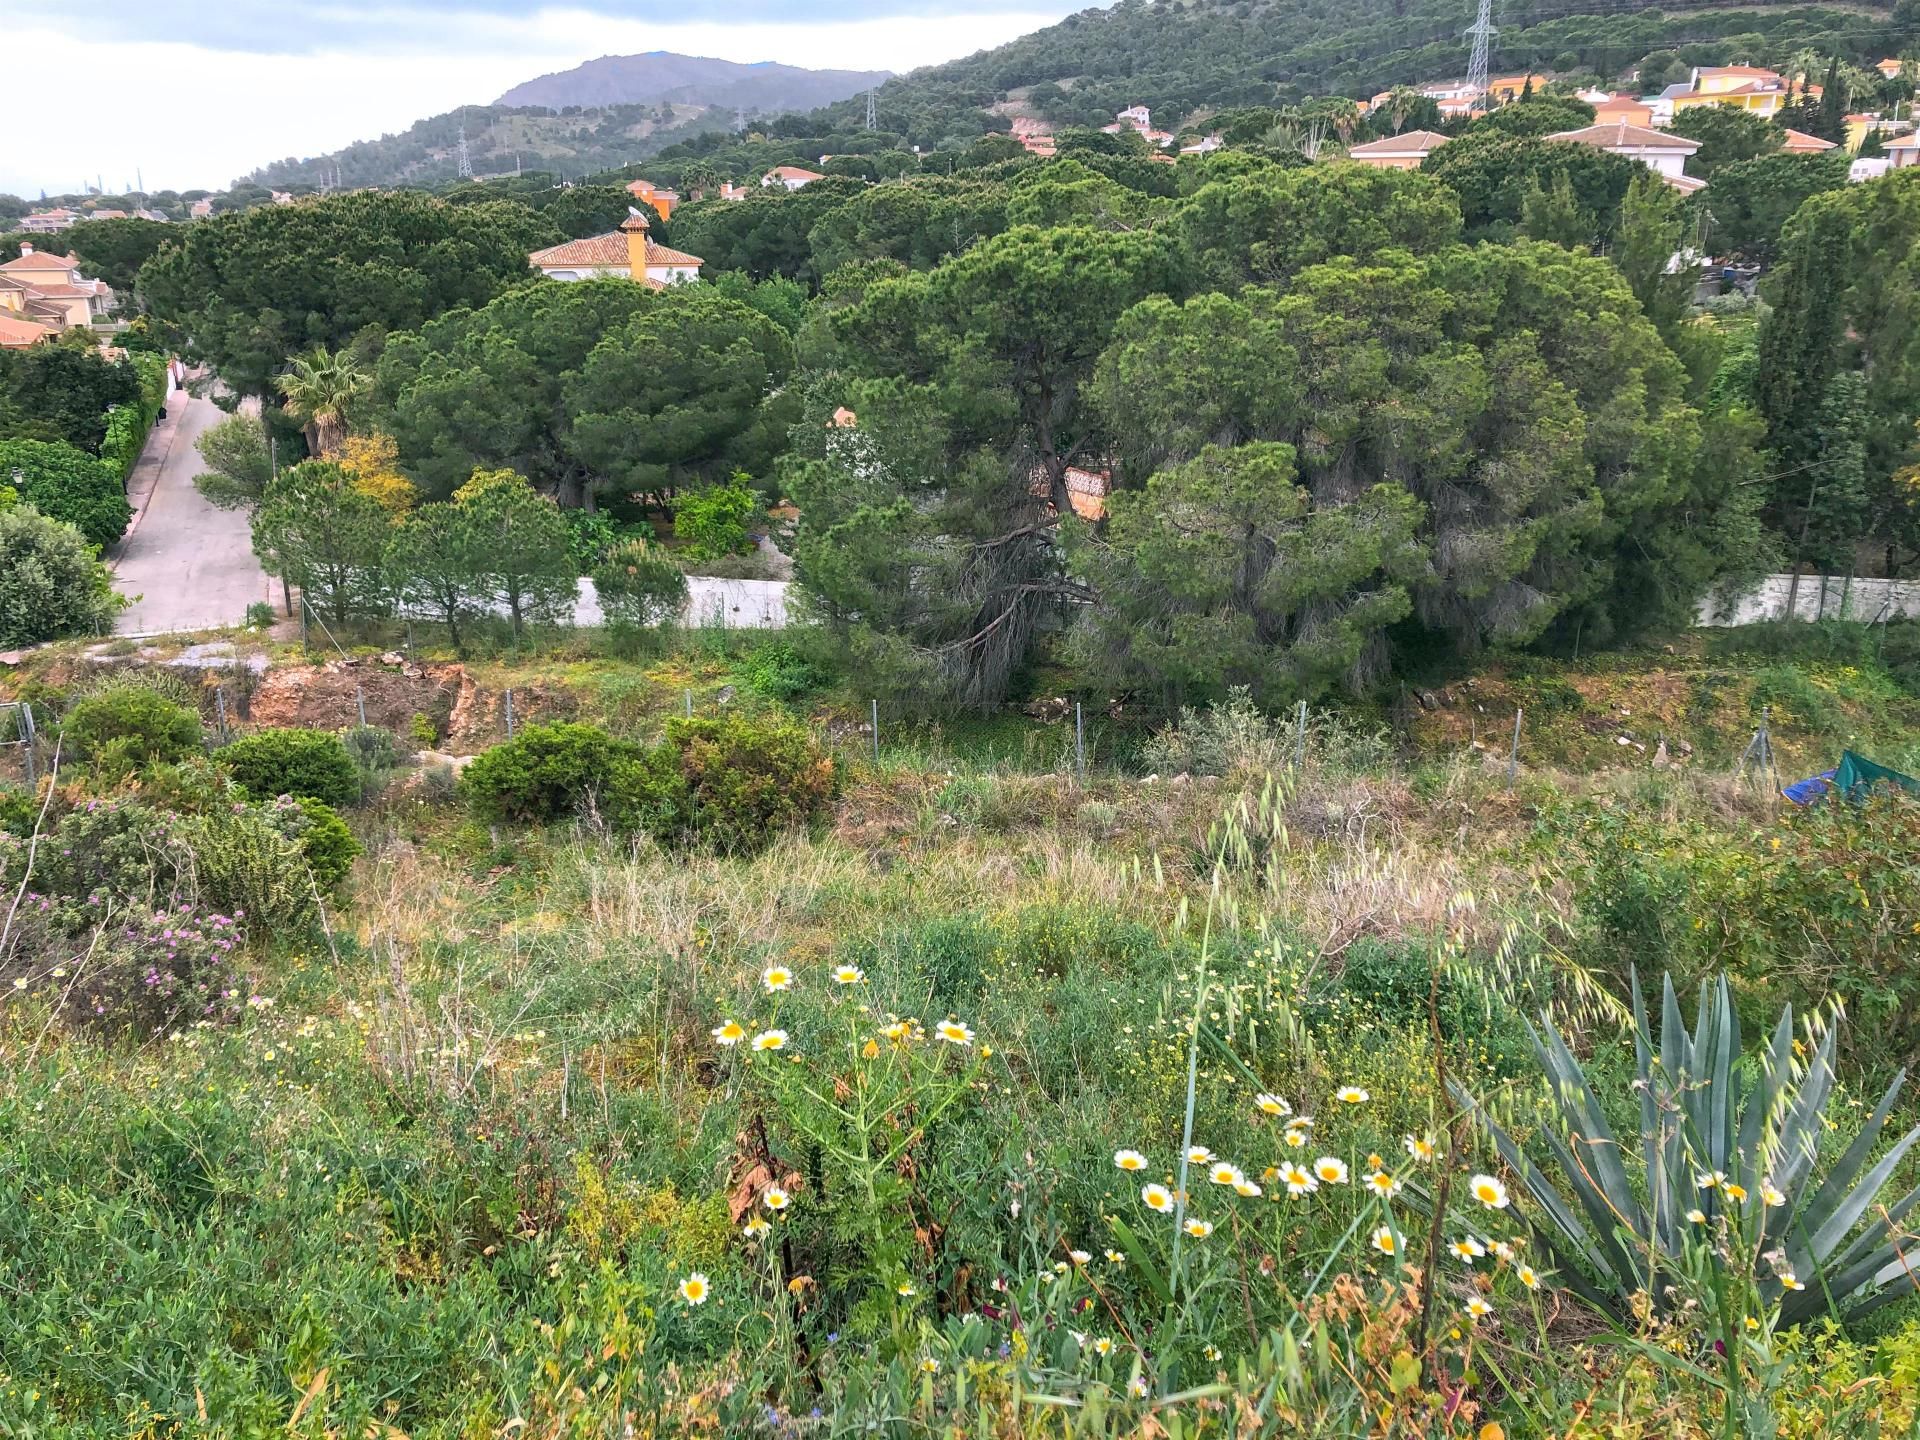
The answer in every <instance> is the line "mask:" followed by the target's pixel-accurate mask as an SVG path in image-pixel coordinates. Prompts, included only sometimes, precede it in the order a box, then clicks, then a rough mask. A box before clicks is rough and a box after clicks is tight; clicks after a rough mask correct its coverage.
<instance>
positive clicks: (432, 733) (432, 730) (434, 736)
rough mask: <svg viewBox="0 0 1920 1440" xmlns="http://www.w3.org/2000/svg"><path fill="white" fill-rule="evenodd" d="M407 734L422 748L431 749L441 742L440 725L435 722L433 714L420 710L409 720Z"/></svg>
mask: <svg viewBox="0 0 1920 1440" xmlns="http://www.w3.org/2000/svg"><path fill="white" fill-rule="evenodd" d="M407 734H408V735H409V736H411V737H412V739H413V743H414V744H415V745H417V746H418V747H419V748H420V749H422V750H431V749H433V748H434V747H435V746H436V745H438V744H439V743H440V727H439V726H438V725H436V724H434V723H433V717H432V716H431V715H428V714H425V713H423V712H421V711H419V710H416V711H414V712H413V718H412V719H411V720H409V721H407Z"/></svg>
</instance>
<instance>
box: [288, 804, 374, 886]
mask: <svg viewBox="0 0 1920 1440" xmlns="http://www.w3.org/2000/svg"><path fill="white" fill-rule="evenodd" d="M294 806H295V808H296V809H297V810H298V812H299V814H298V816H297V817H295V816H293V815H289V814H286V813H285V812H282V813H281V815H280V819H281V820H282V821H283V823H284V824H285V826H286V828H287V830H288V832H289V833H290V834H291V835H292V836H293V838H294V839H295V840H296V841H297V842H298V843H299V846H300V853H301V854H302V855H305V856H306V857H307V864H308V866H309V867H310V868H311V869H312V870H313V883H314V884H315V885H317V886H319V887H320V889H321V891H322V892H323V893H325V894H328V895H336V894H338V893H339V891H340V886H341V884H342V883H343V882H344V881H345V880H346V878H347V875H348V873H349V872H350V871H351V870H352V869H353V862H354V859H355V858H356V857H357V856H359V855H360V854H361V846H360V842H359V841H358V840H356V839H354V838H353V832H352V831H351V830H349V829H348V828H347V822H346V821H344V820H342V819H341V818H340V816H339V814H338V813H337V812H336V811H335V810H334V808H333V807H332V806H331V805H323V804H321V803H320V802H319V801H318V800H304V799H303V800H296V801H295V802H294Z"/></svg>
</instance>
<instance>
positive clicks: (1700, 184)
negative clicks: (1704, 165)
mask: <svg viewBox="0 0 1920 1440" xmlns="http://www.w3.org/2000/svg"><path fill="white" fill-rule="evenodd" d="M1660 178H1661V179H1662V180H1664V181H1666V182H1667V184H1669V185H1671V186H1672V187H1673V188H1674V189H1676V190H1678V191H1679V192H1680V193H1681V194H1682V195H1691V194H1693V192H1694V191H1696V190H1704V189H1706V188H1707V182H1706V181H1704V180H1700V179H1696V178H1695V177H1694V176H1692V175H1662V176H1661V177H1660Z"/></svg>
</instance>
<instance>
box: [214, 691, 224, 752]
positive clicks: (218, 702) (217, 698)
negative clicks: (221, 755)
mask: <svg viewBox="0 0 1920 1440" xmlns="http://www.w3.org/2000/svg"><path fill="white" fill-rule="evenodd" d="M213 705H214V709H216V710H218V711H219V712H220V743H221V744H222V745H224V744H226V743H227V687H226V686H224V685H216V686H215V687H214V690H213Z"/></svg>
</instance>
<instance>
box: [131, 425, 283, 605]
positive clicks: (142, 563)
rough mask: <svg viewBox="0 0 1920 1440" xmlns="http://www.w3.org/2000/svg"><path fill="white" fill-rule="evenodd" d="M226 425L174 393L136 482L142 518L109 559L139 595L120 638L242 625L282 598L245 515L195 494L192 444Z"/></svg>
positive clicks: (135, 475) (149, 443)
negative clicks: (257, 605)
mask: <svg viewBox="0 0 1920 1440" xmlns="http://www.w3.org/2000/svg"><path fill="white" fill-rule="evenodd" d="M221 418H222V414H221V411H220V409H219V407H218V406H216V405H215V404H214V403H213V402H212V401H211V400H198V399H195V398H193V397H192V396H190V395H188V394H186V393H185V392H184V391H178V390H176V391H175V392H174V393H173V394H172V395H170V396H169V397H168V398H167V418H166V419H165V420H163V421H161V422H160V423H159V424H158V425H156V426H154V428H153V433H152V434H151V435H149V436H148V437H147V448H146V449H145V451H143V452H142V454H141V456H140V462H139V464H138V465H136V466H135V467H134V472H133V475H132V476H131V477H130V480H129V484H128V490H129V492H130V494H131V497H132V499H133V502H134V504H135V505H136V506H139V507H140V509H139V513H138V515H137V516H136V518H135V520H134V525H133V529H132V531H131V532H130V533H129V534H128V536H127V538H126V539H124V540H122V541H121V542H120V545H119V548H118V550H117V551H116V552H115V554H114V555H113V556H112V557H110V559H109V562H108V563H109V564H110V565H111V566H112V569H113V588H114V589H116V590H118V591H119V592H120V593H121V594H122V595H127V596H131V597H136V598H135V602H134V603H133V604H132V605H130V606H128V607H127V608H126V609H125V610H123V611H121V612H120V620H119V624H118V625H117V626H116V627H115V628H116V629H117V630H118V631H119V633H120V634H122V635H152V634H163V633H165V632H167V631H173V630H206V629H213V628H215V627H218V626H225V625H238V624H239V623H240V620H241V617H242V616H244V615H245V614H246V612H247V606H249V605H251V604H252V603H253V602H254V601H256V600H266V601H269V602H277V601H278V600H279V591H278V589H277V587H274V586H273V585H272V583H271V582H270V581H269V580H268V579H267V576H266V574H265V572H263V571H262V570H261V569H260V562H259V561H258V560H256V559H254V556H253V543H252V537H251V534H250V532H249V530H248V526H247V517H246V515H245V514H244V513H243V512H241V511H237V510H216V509H215V508H214V507H213V506H211V505H209V504H208V503H207V502H206V501H205V500H202V499H201V498H200V492H199V491H197V490H195V489H194V488H193V477H194V476H195V475H197V474H199V473H200V470H201V465H200V453H199V451H197V450H195V449H194V441H195V440H197V439H198V438H199V436H200V433H201V432H202V431H203V430H205V429H206V428H207V427H208V426H209V425H212V424H214V423H216V422H217V421H219V420H220V419H221ZM143 497H144V502H145V503H144V504H143V503H142V500H143ZM275 608H276V609H277V608H278V606H277V603H276V607H275Z"/></svg>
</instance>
